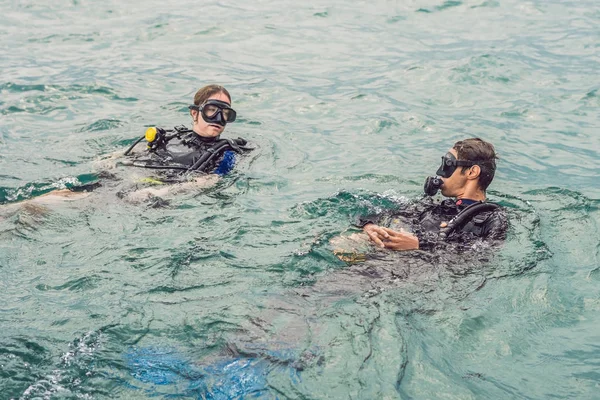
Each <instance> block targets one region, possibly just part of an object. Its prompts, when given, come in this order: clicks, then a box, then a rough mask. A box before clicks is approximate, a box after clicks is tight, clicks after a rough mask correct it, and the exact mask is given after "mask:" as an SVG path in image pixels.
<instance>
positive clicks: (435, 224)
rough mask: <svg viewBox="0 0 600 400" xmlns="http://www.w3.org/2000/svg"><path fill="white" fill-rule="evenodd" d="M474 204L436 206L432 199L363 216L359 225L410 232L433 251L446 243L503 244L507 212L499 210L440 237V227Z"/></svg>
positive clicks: (462, 203)
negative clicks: (401, 228) (498, 242)
mask: <svg viewBox="0 0 600 400" xmlns="http://www.w3.org/2000/svg"><path fill="white" fill-rule="evenodd" d="M473 203H477V202H475V201H473V200H466V199H463V200H458V201H456V202H455V201H453V200H450V199H446V200H444V201H442V202H441V203H433V202H432V201H431V199H430V198H426V199H424V200H423V201H420V202H417V203H414V204H410V205H408V206H406V207H404V208H402V209H399V210H391V211H388V212H383V213H379V214H374V215H369V216H361V217H358V218H357V221H356V225H357V226H359V227H364V226H365V225H367V224H369V223H373V224H376V225H381V226H386V227H390V228H392V229H394V228H396V229H399V228H400V227H403V228H404V229H406V230H408V231H411V232H412V233H413V234H415V235H416V236H417V237H418V238H419V249H421V250H431V249H433V248H434V247H436V246H438V245H440V244H444V243H456V244H458V245H469V244H471V243H473V242H474V241H475V240H477V239H484V240H486V241H488V240H489V241H500V240H504V239H505V237H506V230H507V228H508V222H507V218H506V212H505V211H504V209H503V208H501V207H498V208H496V209H494V210H491V211H483V212H480V213H477V214H476V215H474V216H473V217H472V218H469V219H468V220H467V222H466V223H465V224H463V225H462V226H458V227H457V229H456V230H454V231H453V232H451V233H450V234H448V236H447V237H446V238H443V237H442V236H441V235H440V224H441V223H442V222H449V221H450V220H452V218H454V217H456V216H457V215H458V214H459V213H460V212H461V211H463V210H465V209H466V208H467V207H468V206H470V205H471V204H473Z"/></svg>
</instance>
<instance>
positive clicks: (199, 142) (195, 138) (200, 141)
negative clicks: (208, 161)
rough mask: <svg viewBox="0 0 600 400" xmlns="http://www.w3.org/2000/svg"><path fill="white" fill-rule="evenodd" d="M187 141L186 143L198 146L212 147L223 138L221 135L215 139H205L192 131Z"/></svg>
mask: <svg viewBox="0 0 600 400" xmlns="http://www.w3.org/2000/svg"><path fill="white" fill-rule="evenodd" d="M186 139H187V140H186V141H187V142H188V143H190V144H194V145H196V146H206V145H212V144H214V143H216V142H217V141H219V140H221V136H220V135H219V136H215V137H204V136H200V135H198V134H197V133H196V132H194V131H192V132H191V133H190V135H189V136H188V137H187V138H186Z"/></svg>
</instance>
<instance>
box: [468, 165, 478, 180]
mask: <svg viewBox="0 0 600 400" xmlns="http://www.w3.org/2000/svg"><path fill="white" fill-rule="evenodd" d="M479 175H481V167H480V166H479V165H473V166H472V167H471V168H469V171H468V172H467V179H477V178H479Z"/></svg>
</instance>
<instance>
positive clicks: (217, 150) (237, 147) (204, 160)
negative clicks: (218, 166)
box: [188, 138, 248, 172]
mask: <svg viewBox="0 0 600 400" xmlns="http://www.w3.org/2000/svg"><path fill="white" fill-rule="evenodd" d="M246 143H247V142H246V140H244V139H242V138H237V139H221V140H218V141H217V142H216V143H215V144H213V145H212V146H210V147H209V148H208V149H206V151H205V152H204V154H202V155H201V156H200V158H199V159H198V161H196V162H195V163H194V165H192V166H191V167H190V168H189V169H188V171H201V172H206V171H205V169H206V168H207V167H208V164H209V162H210V161H211V160H212V159H213V158H215V157H217V156H219V155H220V154H221V153H223V152H225V151H226V150H233V151H235V152H236V153H241V152H242V151H243V150H248V148H247V147H244V146H245V145H246Z"/></svg>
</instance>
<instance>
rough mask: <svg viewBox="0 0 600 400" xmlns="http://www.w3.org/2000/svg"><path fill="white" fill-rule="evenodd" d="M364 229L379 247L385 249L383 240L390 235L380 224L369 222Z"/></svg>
mask: <svg viewBox="0 0 600 400" xmlns="http://www.w3.org/2000/svg"><path fill="white" fill-rule="evenodd" d="M363 231H364V232H365V233H366V234H367V235H369V238H370V239H371V240H372V241H373V242H374V243H375V244H376V245H377V246H379V247H381V248H382V249H385V244H383V240H386V239H388V238H389V237H390V235H389V234H388V233H387V232H386V231H385V230H384V228H382V227H381V226H379V225H375V224H367V225H365V226H364V227H363Z"/></svg>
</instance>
